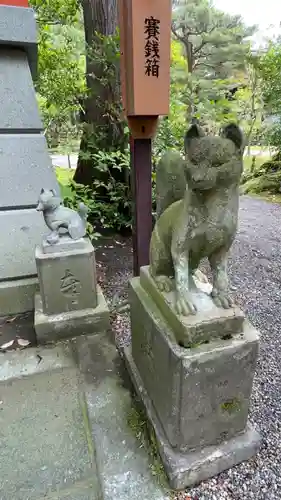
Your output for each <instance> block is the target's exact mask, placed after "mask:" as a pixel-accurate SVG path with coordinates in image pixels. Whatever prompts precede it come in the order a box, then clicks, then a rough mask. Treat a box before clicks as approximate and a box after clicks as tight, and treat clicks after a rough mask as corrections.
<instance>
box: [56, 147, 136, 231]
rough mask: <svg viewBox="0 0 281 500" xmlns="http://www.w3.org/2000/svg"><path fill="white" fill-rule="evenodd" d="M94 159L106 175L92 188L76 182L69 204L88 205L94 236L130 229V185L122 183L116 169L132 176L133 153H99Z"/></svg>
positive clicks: (101, 172)
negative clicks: (131, 161)
mask: <svg viewBox="0 0 281 500" xmlns="http://www.w3.org/2000/svg"><path fill="white" fill-rule="evenodd" d="M84 154H87V153H84ZM91 158H92V161H93V162H94V164H95V168H96V171H97V172H99V173H100V174H102V177H101V178H96V179H94V180H93V183H92V184H91V185H90V186H84V185H82V184H78V183H76V182H75V181H73V180H72V181H71V182H70V184H69V186H70V188H71V192H72V196H70V197H69V196H68V197H66V198H65V200H64V201H65V203H66V204H67V206H71V207H74V208H76V207H77V205H78V203H79V202H83V203H85V205H87V206H88V209H89V216H88V217H89V222H90V223H91V225H92V227H93V233H92V234H94V235H96V234H97V232H98V231H101V230H103V229H112V230H117V231H119V230H121V229H124V228H130V227H131V224H132V220H131V195H130V190H129V187H128V183H126V184H125V183H123V182H120V181H118V178H117V176H116V173H115V172H116V170H117V171H118V172H121V171H124V170H125V171H126V172H127V175H128V177H129V174H130V157H129V152H128V151H126V152H125V153H121V152H120V151H112V152H104V151H98V152H96V153H94V154H93V155H91ZM104 179H106V180H104ZM105 198H106V200H107V201H105ZM121 207H122V210H121ZM124 209H126V211H127V212H126V213H125V210H124Z"/></svg>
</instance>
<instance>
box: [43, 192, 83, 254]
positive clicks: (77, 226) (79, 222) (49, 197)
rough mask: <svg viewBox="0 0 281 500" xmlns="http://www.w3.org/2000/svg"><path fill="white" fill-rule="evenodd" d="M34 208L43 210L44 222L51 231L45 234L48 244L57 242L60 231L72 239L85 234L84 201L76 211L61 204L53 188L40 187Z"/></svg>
mask: <svg viewBox="0 0 281 500" xmlns="http://www.w3.org/2000/svg"><path fill="white" fill-rule="evenodd" d="M36 210H38V211H39V212H43V216H44V220H45V223H46V225H47V226H48V228H49V229H50V230H51V231H52V232H51V234H49V236H47V242H48V243H50V245H54V244H56V243H58V241H59V238H60V234H61V233H64V234H69V236H70V237H71V238H72V239H73V240H78V239H79V238H83V237H84V236H85V234H86V227H87V212H88V208H87V207H86V205H84V203H80V204H79V208H78V211H77V212H75V211H74V210H72V209H71V208H67V207H64V206H63V204H62V201H61V199H60V197H59V196H58V195H57V194H56V192H55V191H54V190H53V189H42V190H41V193H40V196H39V200H38V205H37V209H36Z"/></svg>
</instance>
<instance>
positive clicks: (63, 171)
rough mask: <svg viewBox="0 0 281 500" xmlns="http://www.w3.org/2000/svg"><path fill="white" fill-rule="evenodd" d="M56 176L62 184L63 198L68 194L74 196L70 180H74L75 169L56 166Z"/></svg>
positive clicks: (60, 184)
mask: <svg viewBox="0 0 281 500" xmlns="http://www.w3.org/2000/svg"><path fill="white" fill-rule="evenodd" d="M55 171H56V177H57V180H58V183H59V186H60V192H61V197H62V199H63V198H65V197H66V196H68V197H70V198H71V197H72V192H71V189H70V187H69V182H70V181H71V180H72V178H73V175H74V172H75V170H72V169H67V168H60V167H56V168H55Z"/></svg>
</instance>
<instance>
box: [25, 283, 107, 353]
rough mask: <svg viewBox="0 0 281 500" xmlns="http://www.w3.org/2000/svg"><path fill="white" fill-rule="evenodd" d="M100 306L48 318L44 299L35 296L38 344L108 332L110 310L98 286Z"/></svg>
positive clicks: (35, 322)
mask: <svg viewBox="0 0 281 500" xmlns="http://www.w3.org/2000/svg"><path fill="white" fill-rule="evenodd" d="M97 300H98V305H97V307H95V308H89V309H82V310H80V311H70V312H64V313H61V314H53V315H50V316H47V315H46V314H44V313H43V305H42V299H41V296H40V294H39V293H37V294H36V295H35V313H34V327H35V331H36V335H37V340H38V343H40V344H47V343H50V342H55V341H57V340H62V339H66V338H71V337H77V336H79V335H92V334H98V333H102V332H106V331H108V330H109V328H110V323H109V309H108V306H107V303H106V300H105V298H104V295H103V293H102V290H101V288H100V287H99V286H97Z"/></svg>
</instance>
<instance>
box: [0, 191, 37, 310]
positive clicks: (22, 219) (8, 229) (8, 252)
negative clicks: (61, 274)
mask: <svg viewBox="0 0 281 500" xmlns="http://www.w3.org/2000/svg"><path fill="white" fill-rule="evenodd" d="M0 196H1V193H0ZM46 232H47V231H46V227H45V224H44V221H43V220H42V217H41V216H40V214H39V213H38V212H36V210H33V209H30V210H29V209H26V210H24V209H22V210H7V211H3V212H1V211H0V234H1V235H2V236H1V238H0V256H1V259H0V280H3V281H4V280H5V279H7V278H9V279H10V278H13V279H15V278H21V277H23V278H26V277H28V276H29V277H35V276H36V274H37V272H36V265H35V259H34V250H35V247H36V245H39V244H40V241H41V239H42V236H43V235H44V234H45V233H46ZM0 308H1V305H0Z"/></svg>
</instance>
